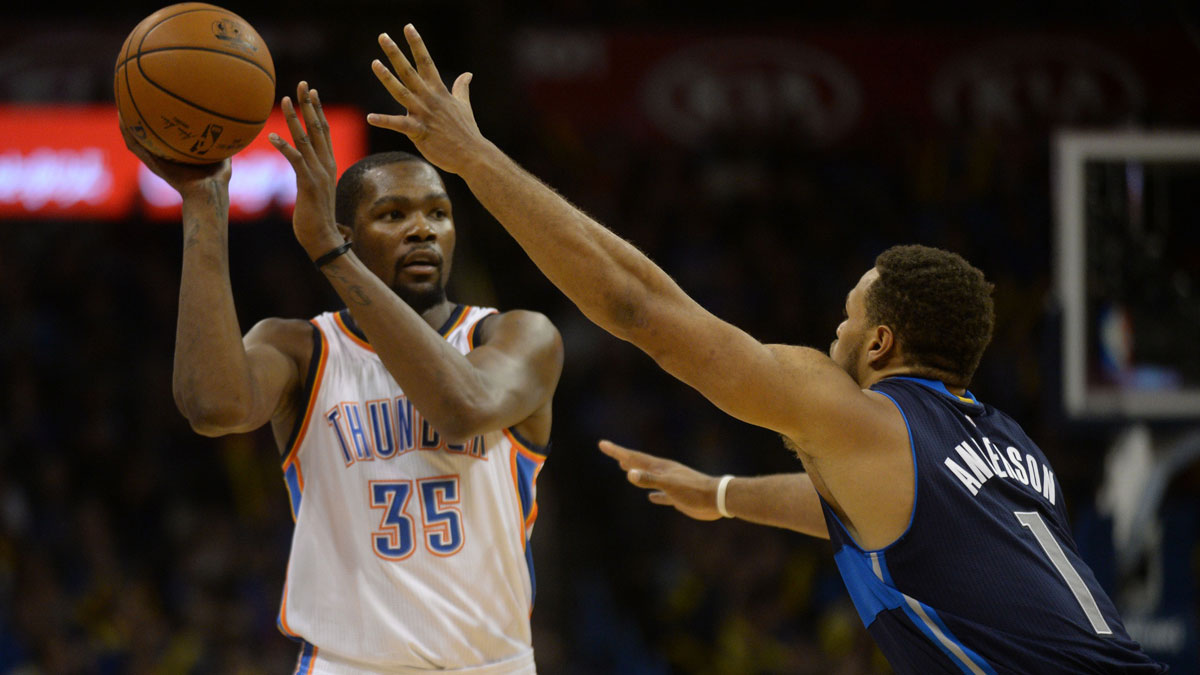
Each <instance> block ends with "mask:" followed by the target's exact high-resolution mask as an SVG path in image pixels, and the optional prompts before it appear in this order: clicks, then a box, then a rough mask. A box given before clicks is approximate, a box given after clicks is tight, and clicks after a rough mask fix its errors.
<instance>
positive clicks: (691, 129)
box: [641, 39, 862, 144]
mask: <svg viewBox="0 0 1200 675" xmlns="http://www.w3.org/2000/svg"><path fill="white" fill-rule="evenodd" d="M641 100H642V104H643V105H644V107H645V110H646V114H647V116H648V117H649V118H650V119H651V120H652V121H653V122H654V123H655V125H656V126H657V128H658V129H659V130H660V131H661V132H662V133H664V134H666V135H667V136H669V137H671V138H673V139H675V140H676V141H678V142H680V143H685V144H691V143H694V142H697V141H699V140H702V139H703V138H705V137H706V136H708V135H710V134H713V133H719V132H722V131H729V130H737V131H738V132H739V133H744V132H746V131H752V132H753V131H758V132H763V131H769V132H772V133H780V132H792V133H797V134H799V135H802V136H805V137H807V138H809V139H810V140H813V141H815V142H818V143H828V142H832V141H836V140H837V139H839V138H841V137H843V136H844V135H845V134H846V133H847V132H848V131H849V130H850V129H851V128H852V127H853V126H854V124H855V123H856V122H857V121H858V118H859V113H860V110H861V107H862V92H861V88H860V85H859V83H858V80H857V79H856V78H855V77H854V76H853V75H852V74H851V73H850V71H849V70H847V69H846V67H845V66H843V65H842V64H841V63H840V62H839V61H837V60H836V59H834V58H833V57H832V56H830V55H828V54H826V53H825V52H823V51H820V50H817V49H814V48H812V47H808V46H805V45H803V44H800V43H797V42H788V41H782V40H762V39H740V40H723V41H715V42H707V43H704V44H702V45H698V46H695V47H691V48H687V49H684V50H681V51H679V52H676V53H674V54H672V55H670V56H667V57H666V58H664V59H663V60H662V61H661V62H659V63H658V64H657V65H655V66H654V67H653V68H652V69H651V70H650V73H649V74H648V75H647V77H646V78H645V80H644V81H643V85H642V91H641Z"/></svg>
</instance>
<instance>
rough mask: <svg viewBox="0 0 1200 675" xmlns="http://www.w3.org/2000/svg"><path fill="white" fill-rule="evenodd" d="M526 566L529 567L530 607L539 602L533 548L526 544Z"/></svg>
mask: <svg viewBox="0 0 1200 675" xmlns="http://www.w3.org/2000/svg"><path fill="white" fill-rule="evenodd" d="M525 564H526V565H528V566H529V606H530V607H531V608H532V607H533V603H534V602H535V601H536V600H537V575H536V574H534V573H533V547H532V546H530V545H529V542H528V541H526V542H525Z"/></svg>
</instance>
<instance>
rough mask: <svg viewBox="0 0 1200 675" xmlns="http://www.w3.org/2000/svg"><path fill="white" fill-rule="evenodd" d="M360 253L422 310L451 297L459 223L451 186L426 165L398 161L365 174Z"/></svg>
mask: <svg viewBox="0 0 1200 675" xmlns="http://www.w3.org/2000/svg"><path fill="white" fill-rule="evenodd" d="M355 216H356V218H355V222H356V226H355V228H354V252H355V254H357V255H358V257H359V259H360V260H362V261H363V263H364V264H365V265H366V266H367V268H368V269H370V270H371V271H372V272H374V273H375V274H376V275H377V276H378V277H379V278H380V279H382V280H383V281H384V283H386V284H387V285H388V286H390V287H391V288H392V290H394V291H396V293H397V294H398V295H399V296H400V297H401V298H403V299H404V300H405V301H406V302H407V303H408V304H409V305H411V306H412V307H413V309H415V310H417V311H418V312H420V311H423V310H425V309H428V308H429V307H432V306H433V305H436V304H438V303H439V302H441V301H443V300H444V299H445V298H446V290H445V289H446V281H447V280H448V279H449V278H450V259H451V257H452V256H453V255H454V241H455V240H454V219H453V217H452V215H451V212H450V198H449V197H448V196H447V195H446V186H445V185H444V184H443V183H442V179H441V177H440V176H439V175H438V173H437V171H436V170H434V168H433V167H431V166H429V165H428V164H425V163H424V162H396V163H393V164H387V165H385V166H381V167H377V168H374V169H371V170H370V171H368V172H367V173H366V174H364V175H363V195H362V199H361V200H360V201H359V204H358V210H357V212H356V214H355Z"/></svg>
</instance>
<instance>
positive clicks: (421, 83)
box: [367, 24, 488, 174]
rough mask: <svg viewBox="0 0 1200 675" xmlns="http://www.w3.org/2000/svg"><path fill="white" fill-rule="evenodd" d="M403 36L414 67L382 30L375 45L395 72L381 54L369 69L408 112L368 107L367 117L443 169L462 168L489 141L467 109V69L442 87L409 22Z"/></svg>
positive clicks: (437, 74)
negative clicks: (406, 140) (385, 111)
mask: <svg viewBox="0 0 1200 675" xmlns="http://www.w3.org/2000/svg"><path fill="white" fill-rule="evenodd" d="M404 38H405V39H406V40H407V41H408V46H409V49H411V50H412V54H413V62H414V63H415V64H416V67H415V68H414V67H413V65H412V64H410V63H409V61H408V59H407V58H406V57H405V56H404V53H403V52H401V51H400V47H398V46H397V45H396V43H395V42H394V41H393V40H392V38H390V37H388V35H387V33H383V34H382V35H380V36H379V46H380V47H382V48H383V53H384V54H385V55H386V56H387V57H388V61H390V62H391V64H392V68H394V69H395V71H396V72H395V74H393V73H392V71H390V70H388V68H387V66H385V65H383V63H381V62H380V61H379V59H376V60H374V61H372V62H371V70H372V71H374V73H375V77H377V78H379V81H380V82H381V83H383V86H384V88H386V89H387V90H388V93H389V94H391V95H392V98H394V99H396V102H397V103H399V104H400V105H402V106H404V108H405V110H407V112H408V114H406V115H381V114H378V113H371V114H370V115H367V123H369V124H371V125H372V126H376V127H381V128H383V129H391V130H392V131H398V132H400V133H402V134H404V135H405V136H408V138H409V139H410V140H411V141H412V142H413V144H414V145H416V146H417V150H418V151H420V153H421V154H422V155H424V156H425V159H427V160H429V161H430V162H431V163H432V164H434V165H435V166H437V167H438V168H439V169H442V170H443V171H449V172H450V173H455V174H460V173H462V170H463V168H464V167H465V166H466V164H467V162H469V161H471V159H472V158H474V157H478V156H479V155H480V154H481V153H480V151H479V149H480V148H481V147H485V146H486V145H487V144H488V141H487V139H485V138H484V137H483V134H481V133H480V131H479V125H478V124H476V122H475V113H474V112H473V111H472V110H471V97H470V84H471V73H463V74H461V75H459V76H458V78H457V79H455V80H454V86H453V90H448V89H446V84H445V83H444V82H442V76H441V75H440V74H439V73H438V69H437V66H436V65H434V63H433V58H432V57H430V56H429V50H428V49H426V48H425V42H424V41H422V40H421V36H420V35H419V34H418V33H417V29H416V28H414V27H413V25H412V24H408V25H407V26H405V27H404Z"/></svg>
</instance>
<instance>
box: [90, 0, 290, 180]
mask: <svg viewBox="0 0 1200 675" xmlns="http://www.w3.org/2000/svg"><path fill="white" fill-rule="evenodd" d="M113 89H114V93H115V96H116V102H117V110H119V111H120V114H121V121H122V123H123V124H124V125H125V126H126V127H127V128H128V129H129V130H130V131H131V132H132V133H133V135H134V136H135V137H136V138H137V140H138V141H139V142H140V143H141V144H142V145H143V146H144V147H145V148H146V149H147V150H149V151H150V152H151V153H153V154H155V155H157V156H159V157H162V158H164V159H169V160H173V161H176V162H183V163H187V164H208V163H211V162H217V161H220V160H223V159H225V158H226V157H230V156H232V155H233V154H235V153H237V152H238V151H239V150H241V149H242V148H244V147H246V146H247V145H248V144H249V143H250V141H252V140H254V137H255V136H257V135H258V132H259V131H261V130H262V128H263V125H264V124H266V122H267V117H268V116H269V115H270V113H271V108H272V106H273V105H274V102H275V65H274V63H272V61H271V54H270V52H269V51H267V45H266V44H265V43H264V42H263V40H262V38H261V37H259V35H258V33H257V32H256V31H255V30H254V28H253V27H252V26H251V25H250V24H249V23H247V22H246V20H245V19H243V18H241V17H240V16H238V15H237V14H234V13H233V12H230V11H229V10H226V9H222V8H220V7H217V6H215V5H209V4H205V3H202V2H184V3H180V4H177V5H170V6H168V7H164V8H162V9H160V10H158V11H157V12H155V13H153V14H151V15H150V16H148V17H146V18H145V19H143V20H142V21H141V23H139V24H138V25H137V26H136V27H135V28H134V29H133V31H132V32H131V33H130V34H129V37H127V38H125V44H124V45H123V46H122V47H121V52H120V54H119V55H118V56H117V67H116V73H115V75H114V78H113Z"/></svg>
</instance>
